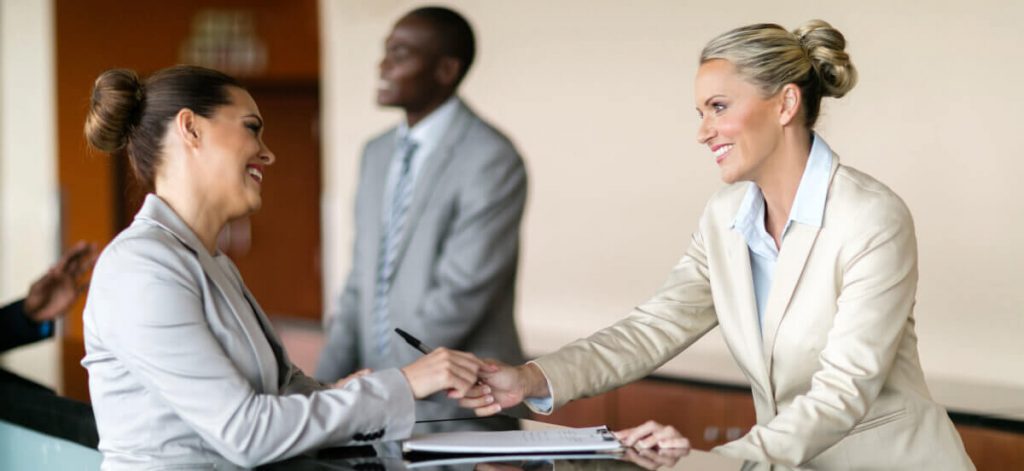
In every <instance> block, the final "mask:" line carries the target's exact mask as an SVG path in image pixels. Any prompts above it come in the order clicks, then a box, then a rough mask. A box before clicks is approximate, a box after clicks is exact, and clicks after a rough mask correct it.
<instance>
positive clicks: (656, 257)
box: [321, 0, 1024, 386]
mask: <svg viewBox="0 0 1024 471" xmlns="http://www.w3.org/2000/svg"><path fill="white" fill-rule="evenodd" d="M419 3H420V2H405V1H394V0H392V1H377V2H364V1H359V0H346V1H334V0H323V1H322V3H321V8H322V13H323V19H322V26H323V34H324V47H323V48H322V51H323V54H324V58H323V64H324V68H323V71H324V72H323V73H324V81H325V83H324V90H325V94H324V100H325V104H324V120H323V123H324V132H323V136H324V137H325V145H326V151H325V153H324V166H323V169H324V200H323V211H324V219H323V220H324V237H323V240H324V244H325V247H324V256H325V259H324V262H325V263H324V270H325V284H324V286H325V292H326V293H327V294H326V296H328V299H327V301H328V303H327V305H329V306H333V305H336V296H337V293H338V290H339V288H340V286H341V282H342V279H343V277H344V275H345V273H346V272H347V269H348V265H349V258H350V254H349V250H350V247H351V245H350V244H351V234H352V227H351V219H352V210H351V207H352V197H353V194H354V191H355V187H354V185H355V175H356V169H357V164H358V156H359V152H360V148H361V146H362V144H363V142H364V141H365V140H366V139H367V138H368V137H370V136H371V135H373V134H375V133H377V132H379V131H381V130H383V129H385V128H386V127H387V126H389V125H391V124H393V123H395V122H396V121H397V120H398V119H399V115H398V114H396V113H395V112H393V111H382V110H379V109H377V108H376V107H375V106H374V104H373V90H374V85H375V81H376V63H377V61H378V60H379V57H380V54H381V49H382V45H381V43H382V40H383V38H384V36H385V35H386V34H387V32H388V30H389V28H390V26H391V24H392V23H393V21H394V20H395V19H397V18H398V17H399V16H400V15H401V14H402V13H403V12H405V11H407V10H408V9H410V8H411V7H413V6H415V5H418V4H419ZM442 3H444V4H448V5H452V6H454V7H456V8H457V9H458V10H460V11H462V12H463V13H465V14H466V16H467V17H468V18H469V19H470V21H471V22H472V23H473V25H474V27H475V28H476V31H477V35H478V46H479V56H478V62H477V64H476V65H475V66H474V69H473V71H472V72H471V73H470V76H469V77H468V79H467V82H466V84H465V86H464V89H463V96H464V97H465V98H466V99H467V100H468V101H469V102H470V103H471V104H473V105H474V106H475V107H476V108H477V109H478V111H480V112H481V113H482V114H483V115H485V116H486V117H488V118H490V119H491V120H492V122H494V123H496V124H497V125H498V126H499V127H500V128H502V129H504V130H505V131H506V132H507V133H508V134H509V135H510V136H511V137H512V138H513V140H514V141H515V142H516V143H517V144H518V146H519V148H520V150H521V152H522V153H523V155H524V156H525V158H526V160H527V165H528V167H529V170H530V178H531V181H530V182H531V187H530V196H529V206H528V213H527V218H526V221H525V241H524V254H523V260H522V277H521V282H520V300H521V302H520V314H519V324H520V326H521V327H522V331H523V335H524V337H525V341H526V345H527V346H528V348H530V349H531V350H532V353H539V352H540V351H543V350H546V349H548V348H550V347H551V346H552V345H556V344H560V343H564V342H567V341H569V340H572V339H574V338H576V337H578V336H583V335H586V334H588V333H590V332H591V331H593V330H595V329H597V328H600V327H602V326H604V325H607V324H609V323H611V322H614V321H615V320H617V319H618V318H619V317H620V316H622V315H623V314H624V313H625V312H627V310H628V309H629V308H630V307H632V306H633V305H634V304H636V303H638V302H640V301H642V300H644V299H645V298H646V297H647V296H649V295H650V294H651V293H653V291H654V290H655V289H656V288H657V287H658V286H659V285H660V283H661V281H662V280H663V277H664V276H665V275H666V274H667V272H668V270H669V268H670V267H671V266H672V265H673V263H674V262H675V261H676V259H677V258H678V257H679V256H680V255H681V254H682V253H683V251H684V250H685V247H686V244H687V241H688V238H689V234H690V233H691V232H692V231H693V230H694V229H695V227H696V222H697V218H698V216H699V214H700V212H701V210H702V209H703V205H704V203H705V201H706V200H707V198H708V196H710V195H711V194H712V193H713V192H714V191H715V190H716V189H717V188H719V187H720V185H721V183H720V181H719V178H718V172H717V169H716V168H715V166H714V164H713V162H712V159H711V158H710V155H709V152H708V151H707V150H706V149H705V148H702V147H701V146H699V145H698V144H697V143H696V142H695V139H694V134H695V132H696V126H697V119H696V117H695V112H694V111H693V98H692V93H693V89H692V87H693V77H694V74H695V71H696V57H697V54H698V53H699V51H700V48H701V47H702V46H703V44H704V43H705V42H706V41H707V40H708V39H710V38H711V37H713V36H714V35H716V34H718V33H721V32H723V31H725V30H727V29H730V28H732V27H735V26H739V25H743V24H747V23H752V22H761V21H770V22H777V23H780V24H783V25H785V26H787V27H789V28H793V27H796V26H797V25H798V24H799V23H801V22H802V21H805V20H807V19H810V18H814V17H820V18H823V19H826V20H828V21H830V22H832V24H833V25H834V26H836V27H838V28H839V29H840V30H841V31H843V32H844V33H845V34H846V35H847V38H848V41H849V43H850V44H849V49H848V50H849V52H850V53H851V55H852V56H853V60H854V62H855V64H856V65H857V66H858V67H859V69H860V73H861V80H860V84H859V85H858V86H857V88H855V89H854V90H853V92H852V93H851V94H850V95H848V97H847V98H844V99H843V100H840V101H828V102H826V105H825V108H824V111H823V116H822V118H821V120H820V124H819V126H818V131H819V132H820V133H821V134H822V135H823V136H825V137H826V139H827V140H828V141H829V143H830V144H831V145H832V147H833V148H834V149H835V150H836V151H837V152H838V153H839V154H840V155H841V156H842V159H843V162H844V163H846V164H848V165H851V166H854V167H857V168H859V169H861V170H864V171H866V172H868V173H870V174H872V175H874V176H875V177H877V178H879V179H880V180H882V181H883V182H885V183H887V184H888V185H889V186H891V187H892V188H893V189H894V190H895V191H896V192H897V193H899V194H900V195H901V196H902V197H903V198H904V199H905V200H906V202H907V204H908V205H909V206H910V208H911V210H912V212H913V214H914V216H915V220H916V223H917V230H918V240H919V244H920V268H921V280H920V285H919V295H918V304H917V311H916V312H917V319H918V333H919V335H920V351H921V355H922V361H923V363H924V367H925V370H926V372H927V373H928V375H929V377H930V378H942V379H965V380H972V381H978V382H984V383H1003V384H1008V385H1016V386H1024V368H1022V367H1021V365H1024V346H1022V345H1024V286H1022V285H1024V184H1022V183H1021V182H1020V180H1021V175H1022V174H1024V159H1022V157H1024V156H1022V155H1021V151H1020V150H1019V149H1018V148H1017V146H1016V145H1015V144H1014V142H1013V141H1012V139H1014V138H1017V137H1019V135H1020V134H1021V132H1022V131H1024V125H1022V119H1021V118H1020V113H1021V110H1024V94H1022V93H1021V91H1020V90H1021V86H1020V80H1021V79H1020V77H1021V76H1022V74H1024V48H1022V47H1021V45H1024V29H1022V28H1021V27H1020V25H1021V24H1024V2H1018V1H1010V0H1007V1H991V0H989V1H971V2H967V1H961V2H890V1H868V2H857V3H851V2H829V3H828V4H823V3H825V2H819V1H775V2H759V1H744V2H727V1H721V2H707V1H705V2H684V1H633V2H623V1H614V0H608V1H593V0H576V1H566V0H563V1H558V2H549V1H538V0H528V1H527V0H522V1H515V2H497V1H487V0H480V1H468V0H467V1H449V2H442ZM913 4H917V6H914V5H913ZM695 349H696V350H697V353H691V355H694V357H696V358H699V357H700V355H701V354H709V355H716V354H727V351H726V350H725V347H724V345H723V344H722V342H721V340H720V338H719V336H718V334H717V333H712V335H710V336H709V338H708V339H705V340H702V341H701V342H700V343H698V345H696V346H695ZM688 353H689V352H688ZM686 355H687V354H686V353H684V356H686Z"/></svg>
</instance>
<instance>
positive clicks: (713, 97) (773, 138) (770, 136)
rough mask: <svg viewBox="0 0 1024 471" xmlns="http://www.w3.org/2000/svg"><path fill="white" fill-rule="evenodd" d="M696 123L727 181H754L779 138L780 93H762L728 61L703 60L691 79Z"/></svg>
mask: <svg viewBox="0 0 1024 471" xmlns="http://www.w3.org/2000/svg"><path fill="white" fill-rule="evenodd" d="M695 89H696V90H695V100H696V105H697V114H698V116H699V117H700V120H701V121H700V127H699V128H698V130H697V142H699V143H701V144H704V145H706V146H708V148H709V149H710V151H711V155H712V157H714V159H715V162H716V163H717V164H718V165H719V167H720V168H721V170H722V180H723V181H725V182H726V183H735V182H738V181H745V180H749V181H754V182H757V181H758V180H759V179H761V178H762V177H763V176H764V175H765V174H766V173H767V172H770V171H771V168H772V165H773V163H774V162H775V161H776V160H777V155H778V154H779V149H780V146H781V145H782V140H783V122H784V120H783V119H782V118H781V114H782V99H781V93H780V94H776V95H773V96H770V97H767V98H766V97H764V96H763V94H762V92H761V90H760V89H759V88H758V87H757V86H755V85H754V84H752V83H750V82H748V81H747V80H746V79H744V78H743V76H742V75H740V74H739V73H738V72H737V71H736V68H735V67H734V66H733V65H732V63H730V62H729V61H726V60H722V59H715V60H710V61H707V62H705V63H703V64H701V66H700V68H699V69H698V71H697V79H696V83H695Z"/></svg>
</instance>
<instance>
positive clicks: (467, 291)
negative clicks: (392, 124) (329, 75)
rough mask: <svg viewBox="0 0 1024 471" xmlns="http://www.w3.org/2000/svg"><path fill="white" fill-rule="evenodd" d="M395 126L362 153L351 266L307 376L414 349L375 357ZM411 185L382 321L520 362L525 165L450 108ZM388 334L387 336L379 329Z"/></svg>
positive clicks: (399, 344)
mask: <svg viewBox="0 0 1024 471" xmlns="http://www.w3.org/2000/svg"><path fill="white" fill-rule="evenodd" d="M396 133H397V129H396V128H392V129H390V130H388V131H387V132H385V133H384V134H382V135H380V136H378V137H376V138H375V139H373V140H371V141H370V142H369V143H368V144H367V145H366V148H365V150H364V153H363V159H362V164H361V169H360V176H359V188H358V191H357V195H356V207H355V227H356V236H355V246H354V253H353V259H352V261H353V263H352V270H351V272H350V274H349V276H348V280H347V282H346V284H345V287H344V291H343V293H342V295H341V302H340V306H339V309H338V310H337V312H336V313H335V314H334V315H333V317H332V318H331V319H330V320H329V321H328V340H327V345H326V347H325V349H324V351H323V353H322V355H321V357H320V364H319V366H318V368H317V375H316V376H317V378H319V379H320V380H322V381H332V380H335V379H338V378H340V377H342V376H345V375H347V374H349V373H351V372H353V371H355V370H357V369H359V368H363V367H368V368H373V369H374V370H378V369H381V368H388V367H396V366H403V365H406V364H408V363H411V362H413V361H415V360H416V359H417V358H418V357H419V356H420V355H422V354H421V353H420V352H418V351H416V350H414V349H413V348H412V347H410V346H408V345H406V344H405V343H404V342H403V341H402V339H401V338H399V337H398V336H397V335H396V336H395V337H394V338H392V339H391V340H392V341H391V356H390V358H380V357H379V355H378V354H377V353H376V348H375V338H374V317H373V316H374V313H373V303H374V298H373V296H374V290H375V286H376V280H377V256H378V253H379V245H380V240H381V237H382V235H383V234H382V229H383V220H382V219H383V218H382V215H383V213H384V210H385V207H384V193H385V186H386V181H387V176H388V168H389V166H390V164H391V159H392V158H393V156H394V155H395V146H396V144H397V142H396V141H397V137H396ZM420 172H421V173H420V174H419V176H418V177H417V179H416V187H415V188H414V190H413V192H414V193H413V197H412V202H411V205H410V208H409V213H408V216H407V220H406V224H405V231H404V234H403V235H402V239H401V241H400V243H399V249H398V260H397V265H396V267H395V274H394V278H393V281H392V285H391V291H390V299H389V304H390V311H389V313H390V320H391V322H392V324H393V325H392V327H399V328H402V329H403V330H406V331H408V332H409V333H411V334H413V335H414V336H416V337H418V338H419V339H420V340H422V341H423V342H424V343H426V344H427V345H430V346H432V347H441V346H444V347H449V348H454V349H459V350H465V351H469V352H473V353H474V354H476V355H477V356H479V357H481V358H496V359H500V360H503V361H505V362H510V363H518V362H522V361H523V354H522V350H521V347H520V344H519V336H518V335H517V332H516V327H515V322H514V316H513V315H514V310H515V283H516V270H517V265H518V258H519V223H520V220H521V218H522V214H523V207H524V205H525V202H526V169H525V167H524V165H523V161H522V159H521V158H520V156H519V153H518V152H517V151H516V149H515V147H514V146H513V145H512V143H511V142H510V141H509V139H508V138H506V137H505V136H504V135H502V134H501V132H499V131H498V130H496V129H494V128H493V127H491V126H490V125H489V124H487V123H486V122H484V121H483V120H481V119H480V118H479V117H478V116H477V115H476V114H475V113H474V112H473V111H472V110H470V109H469V108H468V107H467V106H466V105H465V104H464V103H462V102H461V101H460V102H459V103H458V109H457V111H456V113H455V116H454V117H453V118H452V121H451V124H450V126H449V127H448V130H447V131H446V132H445V134H444V136H443V137H442V138H441V141H440V143H439V145H438V146H437V147H436V148H435V150H434V151H433V152H432V154H431V155H429V156H428V158H427V160H426V162H425V164H424V167H423V168H422V169H421V170H420ZM389 330H390V329H389Z"/></svg>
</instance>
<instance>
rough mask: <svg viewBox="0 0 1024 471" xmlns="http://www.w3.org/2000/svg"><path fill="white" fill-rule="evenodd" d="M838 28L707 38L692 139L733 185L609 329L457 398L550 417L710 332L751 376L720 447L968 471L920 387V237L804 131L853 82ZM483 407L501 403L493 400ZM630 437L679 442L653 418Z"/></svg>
mask: <svg viewBox="0 0 1024 471" xmlns="http://www.w3.org/2000/svg"><path fill="white" fill-rule="evenodd" d="M845 46H846V41H845V39H844V38H843V35H842V34H841V33H840V32H839V31H838V30H836V29H834V28H832V27H831V26H830V25H829V24H828V23H825V22H823V21H820V20H815V21H810V22H808V23H807V24H805V25H804V26H802V27H801V28H798V29H797V30H796V31H793V32H790V31H787V30H785V29H784V28H782V27H780V26H778V25H773V24H756V25H750V26H746V27H741V28H738V29H735V30H733V31H729V32H727V33H725V34H722V35H721V36H718V37H717V38H715V39H713V40H712V41H711V42H710V43H708V45H707V46H706V47H705V48H704V51H703V52H702V54H701V57H700V67H699V69H698V72H697V79H696V82H695V92H696V93H695V105H696V108H697V114H698V116H699V117H700V125H699V127H698V130H697V141H698V142H699V143H700V144H701V145H704V146H706V147H707V150H708V157H709V158H710V159H711V160H713V161H714V162H715V163H716V164H717V165H718V166H719V168H720V169H721V175H722V180H724V181H725V182H726V183H728V184H729V185H728V186H727V187H725V188H724V189H722V190H721V191H719V192H718V193H716V194H715V195H714V196H712V198H711V200H710V201H709V202H708V204H707V207H706V208H705V211H704V215H703V217H702V218H701V220H700V223H699V226H698V229H697V231H696V232H695V233H694V235H693V238H692V240H691V241H690V247H689V249H688V250H687V251H686V253H685V254H684V255H683V257H682V259H681V260H679V262H678V263H677V264H676V266H675V267H674V268H673V270H672V273H671V274H670V275H669V278H668V280H667V281H666V282H665V284H664V285H663V286H662V288H661V290H659V292H658V293H657V294H656V295H655V296H654V298H652V299H651V300H649V301H647V302H646V303H644V304H641V305H640V306H638V307H637V308H636V309H634V310H633V311H632V312H631V313H630V314H629V315H628V316H627V317H626V318H625V319H623V320H621V321H619V322H618V323H616V324H615V325H613V326H611V327H608V328H606V329H604V330H601V331H599V332H597V333H596V334H594V335H592V336H590V337H589V338H587V339H582V340H579V341H576V342H573V343H571V344H569V345H566V346H564V347H562V348H561V349H560V350H558V351H557V352H554V353H552V354H550V355H546V356H543V357H541V358H539V359H537V360H536V362H531V363H528V364H526V365H522V366H519V367H514V368H513V367H506V368H503V369H501V371H499V372H497V373H493V374H491V373H488V372H483V373H482V376H483V377H484V381H485V383H487V384H488V385H490V387H491V389H492V390H493V391H492V393H487V392H485V391H484V390H483V388H479V389H476V390H471V391H470V393H469V394H468V395H467V399H464V400H463V401H462V403H463V405H465V406H468V407H476V408H477V409H478V413H481V414H489V413H493V412H494V411H496V410H498V409H500V408H501V407H507V406H509V405H511V404H514V403H516V402H518V401H519V400H520V399H521V398H524V397H526V398H533V399H529V400H528V404H532V407H534V408H536V409H538V410H540V411H547V410H550V409H551V408H552V407H558V406H561V405H563V404H565V403H566V402H568V401H570V400H572V399H575V398H578V397H585V396H590V395H594V394H599V393H601V392H604V391H607V390H610V389H612V388H615V387H617V386H620V385H622V384H625V383H628V382H630V381H634V380H636V379H639V378H642V377H644V376H645V375H647V374H649V373H651V372H653V371H654V370H655V369H656V368H657V367H659V366H661V365H662V364H664V363H665V362H666V361H668V360H669V359H671V358H672V357H674V356H676V355H677V354H679V353H680V352H681V351H683V350H684V349H686V348H687V347H688V346H690V345H691V344H692V343H693V342H695V341H696V340H697V339H699V338H700V337H701V336H703V335H704V334H706V333H707V332H708V331H710V330H711V329H713V328H714V327H716V326H717V327H719V328H720V331H721V333H722V336H723V337H724V339H725V342H726V344H727V345H728V346H729V350H730V352H731V353H732V355H733V357H734V358H735V360H736V362H737V363H738V364H739V366H740V369H742V370H743V372H744V374H745V375H746V377H747V379H748V380H749V381H750V384H751V390H752V393H753V396H754V405H755V409H756V411H757V425H756V426H754V427H753V429H752V430H751V431H750V432H749V433H747V434H746V435H745V436H743V437H740V438H739V439H737V440H734V441H732V442H730V443H727V444H725V445H722V446H720V447H718V448H715V451H717V452H719V453H722V454H726V455H730V456H734V457H738V458H743V459H748V460H754V461H759V462H769V463H778V464H783V465H787V466H799V467H811V468H817V469H830V470H832V469H971V468H973V466H972V465H971V462H970V460H969V459H968V458H967V455H966V453H965V452H964V448H963V444H962V443H961V441H960V437H959V435H958V434H957V432H956V430H955V429H954V428H953V424H952V423H951V422H950V420H949V417H948V416H947V414H946V411H945V410H943V408H942V407H941V406H939V405H938V404H936V403H935V402H934V401H932V399H931V397H930V396H929V393H928V387H927V385H926V384H925V382H924V375H923V374H922V372H921V365H920V362H919V361H918V355H917V336H916V334H915V332H914V317H913V306H914V293H915V291H916V288H917V243H916V238H915V235H914V225H913V220H912V219H911V216H910V212H909V211H908V209H907V207H906V205H905V204H904V203H903V201H902V200H901V199H900V198H899V196H897V195H896V194H895V193H893V191H892V190H890V189H889V188H888V187H886V186H885V185H883V184H882V183H880V182H878V181H877V180H875V179H874V178H872V177H870V176H868V175H865V174H864V173H861V172H859V171H857V170H854V169H852V168H850V167H847V166H845V165H842V164H840V162H839V157H838V156H837V155H836V154H835V153H833V152H832V150H831V149H830V148H829V146H828V144H827V143H826V142H825V140H824V139H822V137H821V136H819V135H817V134H816V133H815V132H814V131H813V128H814V124H815V121H816V119H817V117H818V111H819V105H820V100H821V98H822V97H836V98H839V97H842V96H843V95H845V94H846V93H847V92H848V91H849V90H850V89H851V88H853V86H854V84H855V83H856V73H855V69H854V67H853V64H852V63H851V62H850V57H849V55H847V53H846V51H845ZM495 404H496V405H495ZM619 436H620V438H621V439H622V440H623V442H624V443H625V444H627V445H634V446H639V447H642V448H655V447H657V448H672V447H686V446H688V443H687V441H686V440H685V438H683V437H681V436H680V434H679V432H678V431H676V430H675V429H674V428H672V427H666V426H663V425H661V424H658V423H657V422H648V423H646V424H642V425H640V426H638V427H635V428H633V429H629V430H624V431H621V432H619Z"/></svg>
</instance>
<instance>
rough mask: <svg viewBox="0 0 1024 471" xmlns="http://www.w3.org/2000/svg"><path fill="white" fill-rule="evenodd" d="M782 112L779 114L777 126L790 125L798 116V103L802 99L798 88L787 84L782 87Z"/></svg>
mask: <svg viewBox="0 0 1024 471" xmlns="http://www.w3.org/2000/svg"><path fill="white" fill-rule="evenodd" d="M781 93H782V112H781V113H780V114H779V124H780V125H782V126H786V125H788V124H791V123H792V122H793V120H794V119H796V117H797V115H799V114H800V103H801V101H802V99H803V97H802V96H801V94H800V87H797V86H796V85H795V84H792V83H789V84H786V85H785V86H784V87H782V92H781Z"/></svg>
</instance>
